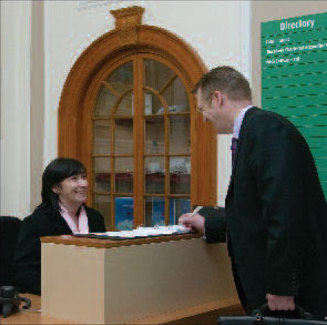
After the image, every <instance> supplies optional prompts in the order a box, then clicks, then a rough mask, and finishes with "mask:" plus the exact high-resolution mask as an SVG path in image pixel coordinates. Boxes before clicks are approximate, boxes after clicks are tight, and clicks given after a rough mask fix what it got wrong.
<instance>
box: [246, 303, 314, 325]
mask: <svg viewBox="0 0 327 325" xmlns="http://www.w3.org/2000/svg"><path fill="white" fill-rule="evenodd" d="M267 311H271V310H270V309H269V308H268V303H264V304H263V305H262V306H261V307H260V308H258V309H255V310H253V311H252V316H255V317H256V318H257V321H260V320H261V319H262V317H263V316H264V314H265V312H267ZM295 311H296V312H297V313H298V316H299V318H302V319H308V320H309V319H313V318H314V317H313V316H312V314H311V313H309V312H307V311H305V310H304V309H303V308H302V307H301V306H299V305H297V304H295Z"/></svg>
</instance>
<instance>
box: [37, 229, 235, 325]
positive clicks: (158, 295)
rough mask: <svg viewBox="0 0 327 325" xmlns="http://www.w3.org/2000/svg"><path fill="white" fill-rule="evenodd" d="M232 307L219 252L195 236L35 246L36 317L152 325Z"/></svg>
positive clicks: (63, 240)
mask: <svg viewBox="0 0 327 325" xmlns="http://www.w3.org/2000/svg"><path fill="white" fill-rule="evenodd" d="M236 304H238V298H237V295H236V292H235V288H234V282H233V279H232V275H231V271H230V262H229V258H228V256H227V252H226V247H225V245H222V244H215V245H207V244H206V243H205V242H204V241H203V239H202V238H199V236H197V235H193V234H192V235H190V234H188V235H178V236H167V237H155V238H146V239H132V240H126V241H112V240H100V239H89V238H76V237H72V236H59V237H44V238H42V313H43V314H44V315H48V316H51V317H58V318H60V319H68V320H70V321H74V322H79V323H83V322H84V323H92V324H126V323H127V324H128V323H130V324H155V323H157V324H159V323H165V322H169V321H173V320H175V319H177V318H183V317H188V316H192V315H196V314H199V313H205V312H208V311H212V310H216V309H221V308H224V307H228V306H232V305H236ZM159 320H160V321H159Z"/></svg>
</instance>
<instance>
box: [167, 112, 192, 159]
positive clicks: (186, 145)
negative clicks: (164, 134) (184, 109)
mask: <svg viewBox="0 0 327 325" xmlns="http://www.w3.org/2000/svg"><path fill="white" fill-rule="evenodd" d="M169 129H170V134H169V153H170V154H189V153H190V152H191V138H190V117H189V116H188V115H187V116H182V115H170V128H169Z"/></svg>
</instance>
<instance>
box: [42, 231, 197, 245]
mask: <svg viewBox="0 0 327 325" xmlns="http://www.w3.org/2000/svg"><path fill="white" fill-rule="evenodd" d="M201 236H202V235H201V234H182V235H172V236H156V237H146V238H134V239H124V240H111V239H98V238H87V237H75V236H72V235H62V236H48V237H41V242H42V243H54V244H63V245H74V246H87V247H97V248H111V247H120V246H131V245H144V244H151V243H162V242H168V241H172V240H182V239H193V238H198V237H201Z"/></svg>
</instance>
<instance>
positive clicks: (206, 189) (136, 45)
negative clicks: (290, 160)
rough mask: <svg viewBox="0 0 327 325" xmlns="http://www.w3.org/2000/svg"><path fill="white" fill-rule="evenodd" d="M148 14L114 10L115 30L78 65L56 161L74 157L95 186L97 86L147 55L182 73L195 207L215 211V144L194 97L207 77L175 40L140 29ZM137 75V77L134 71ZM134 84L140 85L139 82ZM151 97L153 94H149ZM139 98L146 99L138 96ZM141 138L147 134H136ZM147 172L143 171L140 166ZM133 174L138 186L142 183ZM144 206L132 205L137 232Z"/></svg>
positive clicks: (63, 107)
mask: <svg viewBox="0 0 327 325" xmlns="http://www.w3.org/2000/svg"><path fill="white" fill-rule="evenodd" d="M143 11H144V9H143V8H141V7H130V8H125V9H120V10H114V11H112V12H111V13H112V14H113V15H114V16H115V18H116V28H115V29H114V30H112V31H110V32H108V33H106V34H104V35H103V36H101V37H100V38H98V39H97V40H95V41H94V42H93V43H92V44H91V45H90V46H89V47H88V48H87V49H86V50H85V51H84V52H83V53H82V54H81V56H80V57H79V58H78V59H77V60H76V62H75V64H74V65H73V67H72V69H71V71H70V73H69V75H68V77H67V79H66V82H65V85H64V87H63V91H62V95H61V98H60V103H59V116H58V155H59V156H64V157H74V158H77V159H79V160H81V161H82V162H83V163H84V164H85V165H86V167H87V170H88V178H89V183H90V184H92V182H91V180H92V179H93V175H92V168H91V166H92V159H91V157H92V123H91V121H92V110H93V108H94V101H95V98H96V93H97V92H98V91H99V85H100V84H101V80H103V78H104V76H105V74H106V73H107V71H108V70H110V69H111V70H112V67H114V66H119V64H120V62H122V61H124V60H126V58H128V57H129V56H131V55H133V54H143V55H147V56H148V57H150V58H151V57H152V58H154V59H158V60H162V61H164V62H165V63H166V64H167V65H170V66H171V67H174V68H175V70H178V71H179V73H180V75H179V77H180V78H181V80H182V81H183V83H184V86H185V88H186V90H187V93H188V98H189V105H190V127H191V165H192V175H191V203H192V205H193V206H194V205H215V204H216V201H217V193H216V188H217V186H216V181H217V179H216V170H217V160H216V157H217V143H216V132H215V131H214V129H213V128H212V126H211V125H210V124H209V123H207V122H203V119H202V116H201V114H199V113H197V112H196V110H195V105H196V102H195V98H194V96H193V95H192V94H191V91H192V90H193V88H194V86H195V84H196V82H197V81H198V80H199V78H200V77H201V76H202V75H203V74H204V73H205V72H206V71H207V69H206V67H205V65H204V63H203V62H202V60H201V58H200V57H199V56H198V55H197V53H196V52H195V51H194V50H193V49H192V48H191V47H190V46H189V45H188V44H186V43H185V41H183V40H181V39H180V38H179V37H177V36H176V35H174V34H172V33H170V32H168V31H166V30H164V29H162V28H158V27H154V26H147V25H142V24H141V17H142V14H143ZM135 75H138V73H137V71H135ZM136 82H141V80H139V81H137V80H136ZM150 91H153V90H151V89H150ZM140 96H142V95H141V94H140ZM134 136H135V137H137V138H139V137H142V136H143V134H135V133H134ZM138 168H143V166H138ZM137 175H138V170H137V169H136V170H135V179H134V183H136V182H142V180H141V179H138V177H137ZM91 193H92V185H91V186H90V187H89V195H88V202H87V203H88V204H89V205H91V206H92V195H91ZM143 213H144V211H143V207H142V204H140V203H138V202H134V214H135V215H136V216H139V217H138V218H135V220H134V226H137V225H139V224H142V223H143V220H142V218H141V217H140V216H141V215H143Z"/></svg>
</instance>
